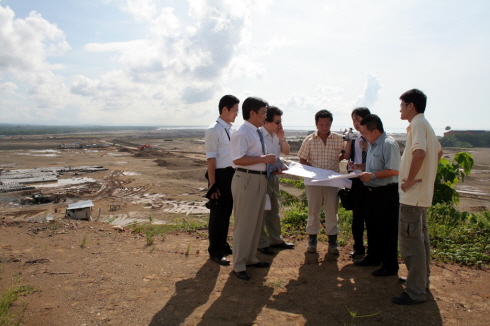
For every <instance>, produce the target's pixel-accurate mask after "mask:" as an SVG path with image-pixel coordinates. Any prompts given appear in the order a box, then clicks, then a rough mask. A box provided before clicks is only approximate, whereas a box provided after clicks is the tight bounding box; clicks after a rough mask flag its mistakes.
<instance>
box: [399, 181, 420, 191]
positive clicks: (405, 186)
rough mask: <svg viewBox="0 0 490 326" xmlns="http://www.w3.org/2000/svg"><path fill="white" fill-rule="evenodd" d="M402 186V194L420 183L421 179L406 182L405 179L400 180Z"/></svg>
mask: <svg viewBox="0 0 490 326" xmlns="http://www.w3.org/2000/svg"><path fill="white" fill-rule="evenodd" d="M402 182H403V183H402V185H401V188H402V190H403V192H407V190H408V189H410V188H412V187H413V186H414V185H415V184H416V183H420V182H422V179H418V180H411V181H409V180H407V179H403V180H402Z"/></svg>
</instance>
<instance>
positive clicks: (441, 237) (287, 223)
mask: <svg viewBox="0 0 490 326" xmlns="http://www.w3.org/2000/svg"><path fill="white" fill-rule="evenodd" d="M281 182H283V180H281ZM301 182H302V181H301V180H299V181H297V180H294V181H291V182H289V183H287V184H289V185H292V186H294V187H296V188H300V189H301ZM283 183H284V182H283ZM281 194H282V195H283V198H285V200H284V201H283V202H282V206H283V215H284V218H283V219H282V220H281V224H282V234H283V235H284V236H289V237H291V236H294V237H296V238H297V239H301V238H303V237H305V236H306V222H307V219H308V207H307V204H305V197H304V192H303V193H302V194H301V195H300V196H297V197H296V196H293V195H290V194H288V193H287V192H281ZM320 222H321V223H322V225H324V224H325V214H324V212H323V210H322V212H321V214H320ZM351 225H352V211H346V210H345V209H344V208H343V207H342V206H341V205H340V206H339V210H338V227H339V235H338V244H339V245H340V246H345V245H347V244H348V243H349V242H350V241H351V239H352V229H351ZM428 227H429V236H430V241H431V245H432V253H431V255H432V258H433V259H436V260H439V261H442V262H453V263H458V264H462V265H470V266H477V267H488V265H489V264H490V211H485V212H481V213H475V214H472V213H469V212H459V211H457V210H456V209H455V208H454V205H452V204H447V203H443V204H436V205H434V206H432V207H431V208H430V209H429V212H428ZM318 239H319V240H320V241H324V240H325V241H326V237H325V231H324V229H321V231H320V233H319V235H318Z"/></svg>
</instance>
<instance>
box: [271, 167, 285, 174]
mask: <svg viewBox="0 0 490 326" xmlns="http://www.w3.org/2000/svg"><path fill="white" fill-rule="evenodd" d="M287 169H288V168H284V169H277V171H274V172H272V174H284V173H282V171H286V170H287Z"/></svg>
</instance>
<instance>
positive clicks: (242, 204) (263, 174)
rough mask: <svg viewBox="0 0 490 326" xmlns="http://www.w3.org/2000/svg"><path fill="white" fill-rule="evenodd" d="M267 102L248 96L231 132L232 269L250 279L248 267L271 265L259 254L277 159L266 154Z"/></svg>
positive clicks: (240, 275) (272, 155)
mask: <svg viewBox="0 0 490 326" xmlns="http://www.w3.org/2000/svg"><path fill="white" fill-rule="evenodd" d="M267 107H268V104H267V102H266V101H264V100H263V99H261V98H258V97H249V98H247V99H246V100H245V101H244V102H243V105H242V114H243V120H245V122H244V123H243V125H241V126H240V128H238V130H237V131H236V132H234V133H233V135H232V136H231V150H230V153H231V160H232V162H233V166H234V167H235V168H236V170H235V175H234V176H233V181H232V183H231V191H232V193H233V216H234V218H235V224H234V229H233V271H234V273H235V275H236V276H237V277H238V278H239V279H242V280H249V279H250V275H249V274H248V273H247V267H258V268H264V267H269V265H270V264H269V263H268V262H261V261H259V260H258V259H257V257H256V252H257V245H258V242H259V235H260V229H261V227H262V217H263V215H264V206H265V194H266V191H267V175H268V174H269V173H268V172H267V167H268V164H274V163H275V162H276V156H275V155H274V154H267V151H266V149H265V144H264V139H263V135H262V132H261V130H260V127H262V126H263V125H264V120H265V117H266V114H267Z"/></svg>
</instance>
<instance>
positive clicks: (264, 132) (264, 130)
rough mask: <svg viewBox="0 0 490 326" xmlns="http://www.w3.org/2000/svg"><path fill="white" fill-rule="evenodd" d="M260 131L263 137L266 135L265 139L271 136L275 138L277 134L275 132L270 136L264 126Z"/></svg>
mask: <svg viewBox="0 0 490 326" xmlns="http://www.w3.org/2000/svg"><path fill="white" fill-rule="evenodd" d="M260 131H262V135H264V137H267V136H269V137H272V138H274V134H275V132H273V133H272V134H270V133H269V132H268V131H267V129H265V127H264V126H262V127H260Z"/></svg>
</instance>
